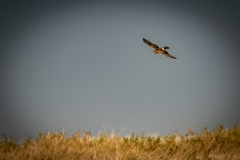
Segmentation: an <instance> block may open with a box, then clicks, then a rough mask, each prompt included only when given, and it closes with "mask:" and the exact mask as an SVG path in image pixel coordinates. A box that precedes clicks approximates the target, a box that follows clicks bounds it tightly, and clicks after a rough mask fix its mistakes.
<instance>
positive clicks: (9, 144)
mask: <svg viewBox="0 0 240 160" xmlns="http://www.w3.org/2000/svg"><path fill="white" fill-rule="evenodd" d="M0 159H1V160H5V159H6V160H11V159H14V160H15V159H16V160H26V159H34V160H55V159H56V160H61V159H64V160H65V159H66V160H68V159H72V160H73V159H84V160H85V159H86V160H88V159H92V160H99V159H100V160H101V159H104V160H108V159H111V160H112V159H113V160H123V159H129V160H138V159H144V160H145V159H146V160H147V159H150V160H156V159H171V160H172V159H173V160H174V159H176V160H179V159H180V160H187V159H191V160H197V159H203V160H210V159H211V160H215V159H216V160H219V159H222V160H228V159H234V160H240V127H239V126H238V125H235V126H234V127H233V128H230V129H224V128H223V126H222V125H218V126H217V128H216V129H214V130H213V131H208V130H207V129H206V128H205V129H204V130H203V131H201V132H200V133H194V132H193V131H192V130H191V129H189V131H188V134H177V133H173V134H170V135H165V136H162V135H159V136H157V137H153V136H149V135H145V134H144V133H142V134H141V135H134V133H133V134H132V135H131V136H130V137H122V136H120V134H115V133H114V132H110V133H100V134H99V135H98V136H97V137H93V136H91V135H90V133H87V132H86V133H81V134H80V133H75V134H72V136H71V137H67V136H66V135H65V134H64V133H63V132H57V133H51V132H49V133H46V134H44V133H39V134H38V136H37V138H34V139H32V138H29V137H27V136H26V137H23V138H22V139H21V140H15V139H14V138H10V137H7V136H6V135H2V136H1V138H0Z"/></svg>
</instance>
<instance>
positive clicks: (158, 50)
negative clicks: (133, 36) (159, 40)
mask: <svg viewBox="0 0 240 160" xmlns="http://www.w3.org/2000/svg"><path fill="white" fill-rule="evenodd" d="M143 42H145V43H146V44H147V45H148V46H149V47H151V48H153V49H154V50H153V53H154V54H157V53H161V54H162V55H164V56H167V57H169V58H174V59H177V58H176V57H174V56H172V55H171V54H169V53H168V52H167V51H166V49H169V47H168V46H165V47H162V48H159V47H158V46H157V45H156V44H153V43H151V42H149V41H148V40H146V39H144V38H143Z"/></svg>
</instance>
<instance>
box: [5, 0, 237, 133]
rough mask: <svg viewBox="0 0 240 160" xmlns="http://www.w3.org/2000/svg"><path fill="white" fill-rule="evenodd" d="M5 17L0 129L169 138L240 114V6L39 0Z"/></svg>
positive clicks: (11, 8)
mask: <svg viewBox="0 0 240 160" xmlns="http://www.w3.org/2000/svg"><path fill="white" fill-rule="evenodd" d="M2 15H4V18H3V22H4V23H3V24H4V25H3V27H2V29H1V33H2V35H3V36H2V37H3V39H2V44H1V46H2V47H1V50H2V51H1V54H2V55H1V56H2V59H1V76H2V78H1V81H0V82H1V83H0V85H1V88H2V89H1V92H0V93H1V110H2V111H1V113H0V114H1V125H0V126H1V127H0V131H1V133H6V134H8V135H12V136H21V135H23V134H27V135H31V136H35V135H36V134H37V133H38V132H47V131H52V130H55V131H56V130H62V129H63V128H64V130H65V131H66V132H67V133H72V132H76V131H78V130H85V131H91V132H92V134H93V135H96V134H97V133H98V131H99V130H102V129H103V128H102V127H103V125H105V126H106V128H107V129H108V130H111V129H112V128H114V127H115V129H116V130H120V129H122V128H123V127H124V126H127V129H126V130H125V131H124V132H123V134H130V133H132V132H136V133H141V132H142V131H144V132H146V133H149V132H158V133H162V134H166V133H169V132H173V131H174V130H178V131H179V132H182V131H186V130H187V127H188V126H192V127H193V128H194V129H196V130H201V129H202V128H203V127H205V126H206V127H208V128H210V129H211V128H213V127H216V126H217V124H218V123H220V124H223V125H225V126H226V127H231V126H233V125H234V124H235V122H236V121H239V119H240V118H239V116H238V113H239V109H238V107H239V104H240V102H239V100H238V96H239V95H240V91H239V89H240V86H239V83H238V82H239V80H240V77H239V73H238V70H239V58H240V56H239V54H238V53H239V51H238V49H237V45H238V44H237V43H238V42H239V36H240V32H239V28H240V22H239V21H238V15H239V11H238V4H237V3H229V2H228V3H227V2H195V3H192V2H191V3H190V2H187V1H186V2H185V3H181V4H179V2H174V1H172V2H157V1H146V2H144V1H142V2H138V3H135V2H110V3H106V2H101V3H100V2H78V3H77V2H58V3H49V2H43V1H42V2H40V1H38V2H37V1H35V2H25V3H20V4H16V3H15V4H10V3H7V4H6V7H5V10H3V14H2ZM142 38H146V39H148V40H150V41H151V42H153V43H155V44H157V45H159V46H165V45H168V46H169V47H170V50H169V52H170V53H171V54H172V55H174V56H176V57H177V58H178V59H177V60H174V59H170V58H167V57H164V56H162V55H154V54H153V52H152V49H151V48H149V47H148V46H147V45H146V44H144V43H143V42H142Z"/></svg>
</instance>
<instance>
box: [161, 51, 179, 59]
mask: <svg viewBox="0 0 240 160" xmlns="http://www.w3.org/2000/svg"><path fill="white" fill-rule="evenodd" d="M162 54H163V55H164V56H166V57H169V58H173V59H177V58H176V57H174V56H172V55H171V54H169V53H168V52H167V51H163V52H162Z"/></svg>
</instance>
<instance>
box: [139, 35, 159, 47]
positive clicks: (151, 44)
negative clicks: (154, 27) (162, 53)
mask: <svg viewBox="0 0 240 160" xmlns="http://www.w3.org/2000/svg"><path fill="white" fill-rule="evenodd" d="M143 42H144V43H146V44H147V45H148V46H149V47H151V48H153V49H158V48H159V47H158V46H157V45H156V44H153V43H151V42H149V41H148V40H146V39H144V38H143Z"/></svg>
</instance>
